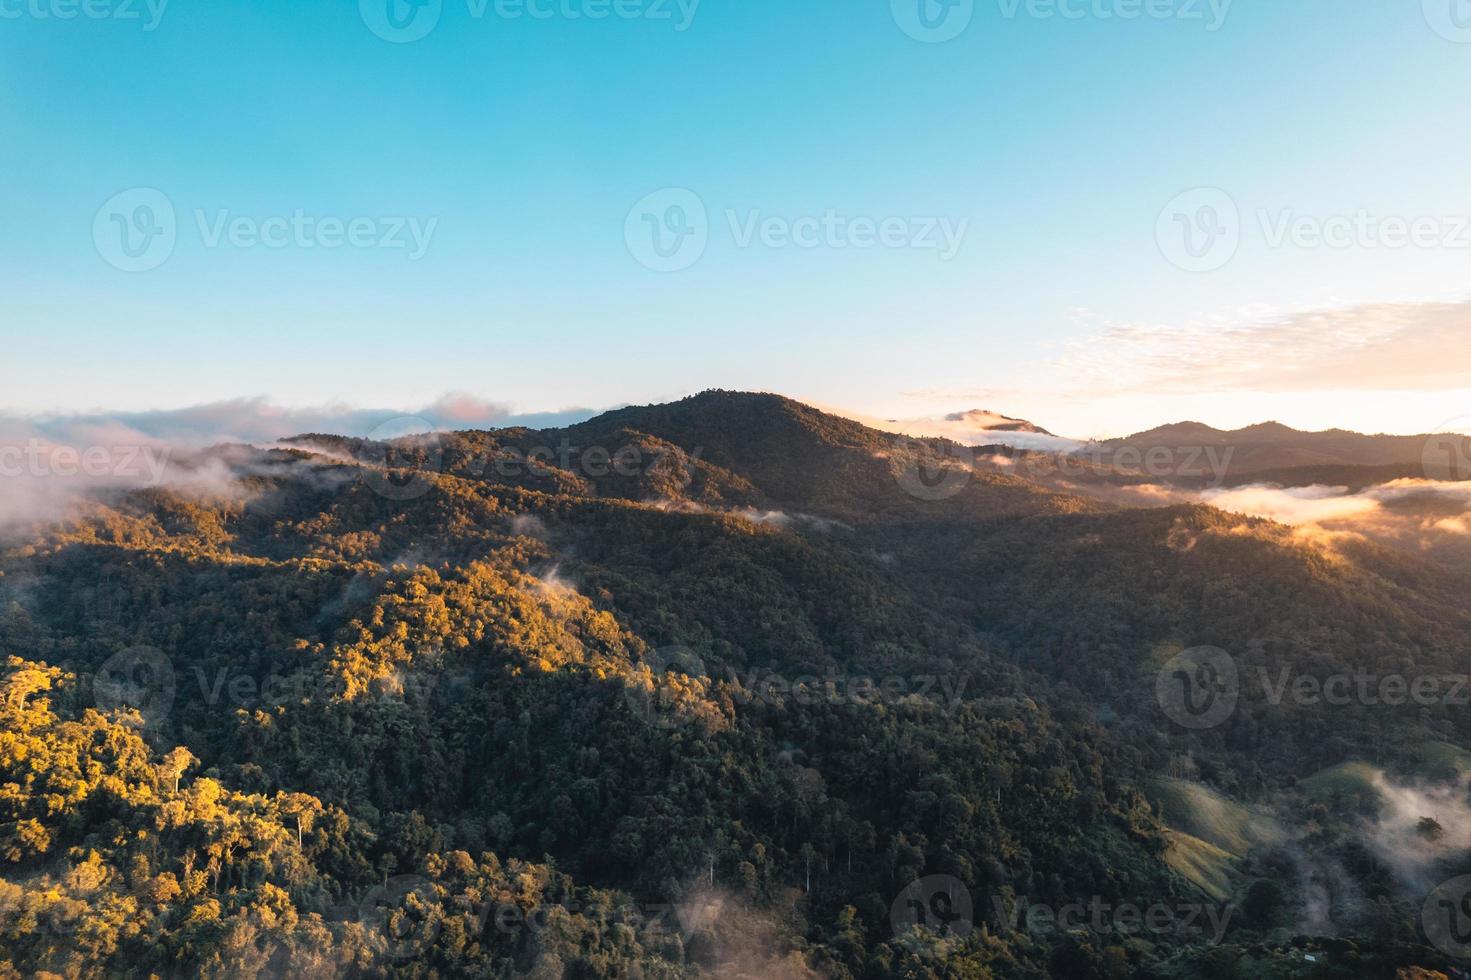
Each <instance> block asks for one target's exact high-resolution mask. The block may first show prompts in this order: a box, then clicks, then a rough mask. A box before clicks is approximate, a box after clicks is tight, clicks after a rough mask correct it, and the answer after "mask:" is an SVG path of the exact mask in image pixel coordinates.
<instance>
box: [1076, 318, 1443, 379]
mask: <svg viewBox="0 0 1471 980" xmlns="http://www.w3.org/2000/svg"><path fill="white" fill-rule="evenodd" d="M1468 333H1471V302H1458V303H1377V304H1368V305H1362V306H1352V307H1346V308H1342V309H1328V310H1311V311H1306V312H1298V313H1291V314H1286V315H1279V316H1273V317H1268V318H1264V319H1253V320H1247V321H1244V322H1236V323H1232V322H1219V323H1202V324H1191V325H1185V326H1177V325H1149V324H1137V323H1125V324H1114V325H1111V326H1108V327H1107V328H1106V329H1105V330H1103V331H1102V332H1101V333H1097V334H1095V335H1094V336H1092V337H1090V338H1088V339H1086V340H1083V341H1079V342H1077V343H1076V344H1074V345H1073V347H1072V349H1071V350H1070V351H1069V352H1068V354H1067V355H1066V356H1065V357H1064V358H1063V361H1062V363H1061V365H1060V368H1061V369H1062V371H1063V373H1064V374H1065V375H1067V376H1070V377H1075V378H1077V379H1079V381H1080V382H1081V383H1082V384H1083V385H1085V386H1086V387H1087V388H1088V389H1089V390H1090V391H1092V392H1094V393H1096V394H1099V395H1114V394H1129V393H1139V392H1144V393H1149V394H1194V393H1198V392H1201V391H1226V390H1230V391H1273V392H1282V391H1288V392H1302V391H1327V390H1332V391H1394V390H1423V389H1427V388H1464V387H1467V386H1468V385H1471V367H1468V366H1467V364H1466V361H1465V358H1464V357H1462V356H1459V355H1460V354H1461V353H1462V352H1464V350H1465V344H1466V336H1467V335H1468Z"/></svg>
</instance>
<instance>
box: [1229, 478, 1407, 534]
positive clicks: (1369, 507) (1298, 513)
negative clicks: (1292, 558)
mask: <svg viewBox="0 0 1471 980" xmlns="http://www.w3.org/2000/svg"><path fill="white" fill-rule="evenodd" d="M1201 499H1202V500H1203V501H1204V502H1205V503H1208V504H1210V505H1211V506H1212V507H1217V508H1220V509H1221V510H1226V511H1231V512H1232V513H1237V514H1249V515H1251V516H1252V517H1265V518H1268V519H1270V520H1274V521H1277V522H1278V523H1281V524H1290V525H1294V526H1296V525H1299V524H1321V523H1323V522H1324V521H1333V520H1342V519H1344V518H1352V517H1362V516H1364V515H1367V514H1372V513H1374V512H1376V511H1378V510H1379V508H1380V506H1381V505H1380V501H1379V500H1378V499H1377V498H1375V497H1373V496H1370V495H1369V494H1368V493H1364V494H1351V493H1349V492H1348V488H1347V487H1318V486H1315V487H1276V486H1265V485H1252V486H1245V487H1233V488H1231V489H1229V490H1207V491H1205V492H1204V493H1202V494H1201Z"/></svg>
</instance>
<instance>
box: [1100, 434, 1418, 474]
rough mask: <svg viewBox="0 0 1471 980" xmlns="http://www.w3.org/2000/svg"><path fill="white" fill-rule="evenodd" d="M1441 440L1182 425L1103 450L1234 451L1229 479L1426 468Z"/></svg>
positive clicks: (1117, 441)
mask: <svg viewBox="0 0 1471 980" xmlns="http://www.w3.org/2000/svg"><path fill="white" fill-rule="evenodd" d="M1436 438H1437V437H1436V436H1435V435H1434V434H1432V433H1424V434H1421V435H1386V434H1378V435H1365V434H1363V433H1360V432H1350V431H1348V430H1346V429H1327V430H1324V431H1321V432H1305V431H1302V430H1299V429H1294V428H1291V427H1290V426H1286V425H1283V424H1282V423H1280V422H1262V423H1259V424H1257V425H1250V426H1246V427H1244V428H1240V429H1230V430H1226V429H1217V428H1215V427H1213V426H1209V425H1205V424H1204V423H1200V422H1178V423H1174V424H1171V425H1162V426H1158V427H1156V428H1153V429H1148V430H1146V431H1144V432H1138V433H1135V434H1134V435H1131V436H1125V437H1124V438H1122V439H1111V440H1107V441H1104V442H1102V443H1100V444H1099V445H1100V446H1102V447H1103V448H1105V449H1107V450H1111V451H1114V452H1115V453H1116V452H1117V451H1118V450H1120V449H1123V448H1126V447H1130V448H1133V449H1136V450H1138V451H1140V452H1147V451H1149V450H1150V449H1152V448H1156V447H1165V448H1169V449H1174V450H1185V449H1193V448H1203V447H1213V448H1217V449H1230V450H1232V451H1233V452H1232V458H1231V462H1230V473H1231V475H1241V474H1244V473H1257V472H1264V471H1269V470H1287V469H1299V468H1307V467H1331V466H1376V467H1384V466H1415V467H1419V466H1421V465H1422V463H1423V462H1424V460H1425V458H1426V453H1427V448H1428V447H1431V446H1432V445H1433V440H1435V439H1436Z"/></svg>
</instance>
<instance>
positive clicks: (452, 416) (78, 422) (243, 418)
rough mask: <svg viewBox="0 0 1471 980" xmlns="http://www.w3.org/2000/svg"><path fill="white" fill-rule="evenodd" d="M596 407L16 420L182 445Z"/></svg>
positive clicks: (571, 418) (477, 406)
mask: <svg viewBox="0 0 1471 980" xmlns="http://www.w3.org/2000/svg"><path fill="white" fill-rule="evenodd" d="M594 414H596V413H595V412H594V411H593V410H592V409H585V408H573V409H567V410H566V411H561V412H543V413H538V414H534V415H518V414H516V413H515V412H514V411H513V410H512V409H511V407H510V406H508V405H503V404H499V403H496V402H491V401H485V400H483V399H479V398H475V397H473V396H471V395H467V394H463V393H451V394H448V395H445V396H444V397H442V398H440V399H439V400H438V401H435V402H433V403H432V404H430V405H426V406H424V407H422V408H420V409H417V410H410V411H404V410H401V409H391V408H354V407H352V406H348V405H340V404H329V405H322V406H316V407H307V408H287V407H283V406H280V405H276V404H275V403H273V402H271V401H270V400H269V399H266V398H234V399H230V400H227V401H219V402H211V403H208V404H203V405H191V406H188V407H185V408H177V409H165V410H161V411H151V412H109V413H106V414H93V415H52V416H29V417H18V416H12V417H11V419H10V421H12V422H14V423H24V424H27V425H30V426H31V427H33V428H34V429H36V430H37V432H38V433H40V434H41V435H43V436H45V437H46V438H50V439H55V440H58V441H67V442H70V443H72V444H85V443H89V442H93V441H97V440H99V439H101V440H103V441H108V440H114V441H115V440H117V439H120V438H128V439H132V440H135V441H136V440H138V439H145V440H150V441H155V442H160V443H168V444H171V445H177V446H208V445H214V444H217V443H221V442H242V443H251V444H261V443H271V442H275V441H276V440H278V439H285V438H289V437H290V436H296V435H302V434H303V433H308V432H320V433H328V434H331V435H340V436H360V437H365V436H370V435H372V434H373V433H374V432H375V431H376V430H378V429H380V428H382V427H384V426H385V425H388V424H390V423H394V422H398V421H403V420H406V419H412V420H415V421H422V422H425V423H428V427H429V428H433V429H440V430H454V429H482V428H507V427H513V426H526V427H528V428H552V427H556V426H563V425H571V424H573V423H575V422H582V421H585V420H587V419H589V418H591V417H592V416H593V415H594ZM3 420H4V419H3V417H0V421H3ZM421 428H422V427H421Z"/></svg>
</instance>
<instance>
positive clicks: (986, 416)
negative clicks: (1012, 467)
mask: <svg viewBox="0 0 1471 980" xmlns="http://www.w3.org/2000/svg"><path fill="white" fill-rule="evenodd" d="M945 421H946V422H963V423H965V424H966V425H967V426H970V427H971V428H974V429H980V430H982V431H985V432H1031V433H1035V434H1036V435H1043V436H1050V435H1052V433H1051V432H1048V431H1047V430H1046V429H1044V428H1042V427H1041V426H1039V425H1035V424H1033V423H1031V422H1028V421H1027V420H1026V419H1017V418H1012V417H1011V416H1010V415H1002V414H1000V413H999V412H992V411H989V410H988V409H984V408H973V409H971V410H970V411H968V412H952V413H951V414H949V415H947V416H945Z"/></svg>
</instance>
